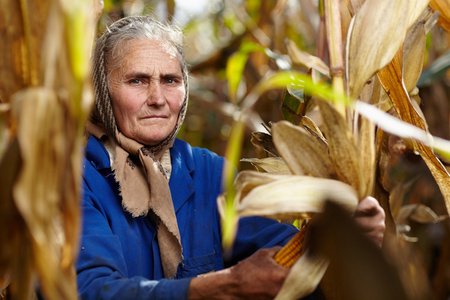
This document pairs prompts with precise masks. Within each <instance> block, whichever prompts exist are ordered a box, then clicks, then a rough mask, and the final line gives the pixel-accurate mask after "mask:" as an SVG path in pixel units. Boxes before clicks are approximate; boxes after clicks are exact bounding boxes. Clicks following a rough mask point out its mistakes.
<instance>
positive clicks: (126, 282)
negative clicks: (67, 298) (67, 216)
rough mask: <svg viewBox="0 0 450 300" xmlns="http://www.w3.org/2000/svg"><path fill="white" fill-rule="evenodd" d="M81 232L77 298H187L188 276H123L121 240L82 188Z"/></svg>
mask: <svg viewBox="0 0 450 300" xmlns="http://www.w3.org/2000/svg"><path fill="white" fill-rule="evenodd" d="M84 193H85V194H84V197H83V198H84V199H83V202H82V203H83V207H82V211H83V235H82V240H81V245H80V253H79V257H78V263H77V273H78V274H77V284H78V292H79V297H80V298H81V299H135V300H139V299H187V296H188V291H189V283H190V279H189V278H187V279H174V280H168V279H162V280H148V279H146V278H144V277H139V276H135V277H131V278H127V276H126V274H127V266H126V263H125V260H124V256H123V253H122V248H121V243H120V241H119V239H118V237H117V236H115V235H114V234H113V233H112V231H111V228H110V225H109V222H108V220H107V218H105V216H104V214H103V213H102V211H101V208H100V207H98V206H96V205H95V202H94V201H92V199H93V198H95V196H94V195H93V194H92V193H91V192H90V191H89V189H88V188H86V187H85V189H84Z"/></svg>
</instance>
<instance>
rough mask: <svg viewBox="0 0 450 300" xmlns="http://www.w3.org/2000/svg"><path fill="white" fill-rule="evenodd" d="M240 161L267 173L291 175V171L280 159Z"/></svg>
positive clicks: (243, 159)
mask: <svg viewBox="0 0 450 300" xmlns="http://www.w3.org/2000/svg"><path fill="white" fill-rule="evenodd" d="M241 161H243V162H249V163H251V164H252V165H254V166H255V167H258V168H261V169H263V170H264V171H266V172H269V173H277V174H291V170H290V169H289V167H288V166H287V165H286V163H285V162H284V160H283V159H282V158H281V157H266V158H242V159H241Z"/></svg>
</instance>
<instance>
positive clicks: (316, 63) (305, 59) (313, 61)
mask: <svg viewBox="0 0 450 300" xmlns="http://www.w3.org/2000/svg"><path fill="white" fill-rule="evenodd" d="M286 48H287V51H288V54H289V57H290V58H291V60H292V63H293V64H295V65H299V66H303V67H306V68H308V69H314V70H317V71H319V72H320V73H322V74H324V75H326V76H330V69H329V68H328V66H327V65H326V64H325V63H324V62H323V60H321V59H320V58H318V57H317V56H314V55H311V54H309V53H307V52H305V51H302V50H300V49H299V48H298V47H297V45H296V44H295V43H294V42H293V41H291V40H287V42H286Z"/></svg>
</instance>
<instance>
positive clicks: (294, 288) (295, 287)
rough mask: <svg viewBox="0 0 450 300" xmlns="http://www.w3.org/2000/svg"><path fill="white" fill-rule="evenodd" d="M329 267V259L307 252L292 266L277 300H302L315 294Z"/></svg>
mask: <svg viewBox="0 0 450 300" xmlns="http://www.w3.org/2000/svg"><path fill="white" fill-rule="evenodd" d="M327 267H328V259H326V258H324V257H322V256H318V255H312V254H311V253H309V251H305V252H304V253H303V254H302V256H301V257H300V259H299V260H297V262H296V263H295V264H294V265H293V266H292V268H291V270H290V272H289V274H288V276H287V277H286V280H285V281H284V283H283V286H282V287H281V289H280V291H279V292H278V294H277V296H276V297H275V300H291V299H300V298H302V297H306V296H307V295H309V294H311V293H312V292H314V290H315V289H316V288H317V286H318V285H319V283H320V281H321V280H322V277H323V275H324V274H325V271H326V270H327Z"/></svg>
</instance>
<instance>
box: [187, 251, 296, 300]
mask: <svg viewBox="0 0 450 300" xmlns="http://www.w3.org/2000/svg"><path fill="white" fill-rule="evenodd" d="M280 249H281V247H273V248H269V249H261V250H259V251H257V252H256V253H255V254H253V255H252V256H250V257H249V258H247V259H245V260H243V261H241V262H239V263H238V264H237V265H235V266H233V267H231V268H229V269H226V270H222V271H219V272H215V273H210V274H206V275H203V276H200V277H196V278H194V279H192V281H191V285H190V289H189V299H273V298H275V296H276V295H277V293H278V291H279V290H280V288H281V286H282V284H283V282H284V280H285V279H286V276H287V275H288V273H289V270H290V269H289V268H286V267H282V266H280V265H278V264H277V263H276V262H275V261H274V260H273V256H274V255H275V253H276V252H277V251H279V250H280Z"/></svg>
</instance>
